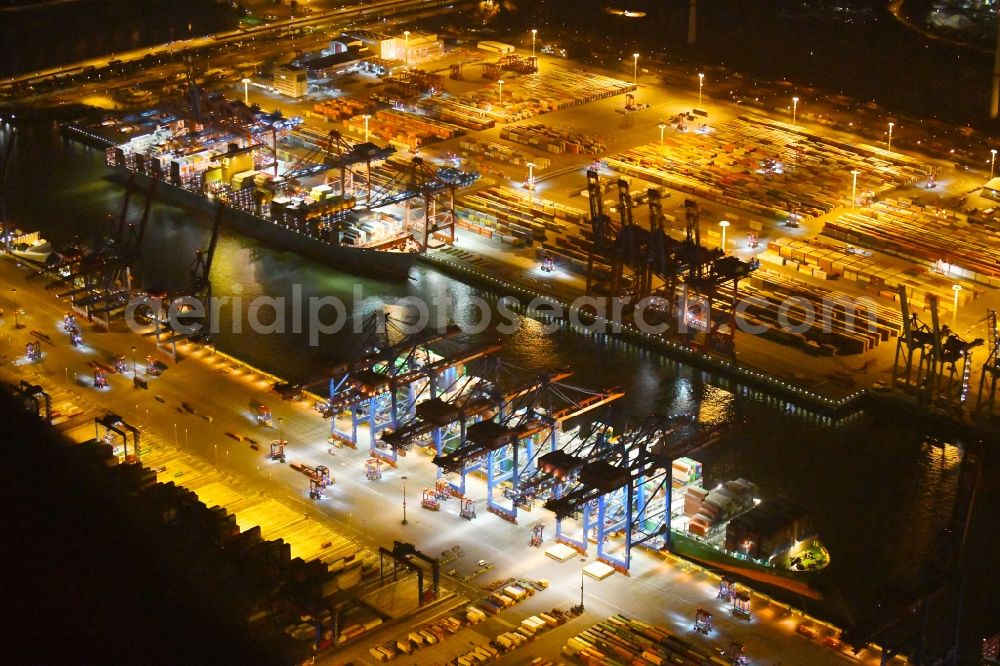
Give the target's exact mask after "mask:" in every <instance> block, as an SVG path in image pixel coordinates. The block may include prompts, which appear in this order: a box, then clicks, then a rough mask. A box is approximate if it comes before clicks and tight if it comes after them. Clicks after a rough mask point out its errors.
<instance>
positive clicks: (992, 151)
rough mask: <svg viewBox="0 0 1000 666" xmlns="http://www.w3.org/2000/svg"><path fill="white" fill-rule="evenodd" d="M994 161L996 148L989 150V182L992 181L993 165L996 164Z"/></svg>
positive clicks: (995, 159)
mask: <svg viewBox="0 0 1000 666" xmlns="http://www.w3.org/2000/svg"><path fill="white" fill-rule="evenodd" d="M996 161H997V149H996V148H991V149H990V180H993V165H994V164H995V163H996Z"/></svg>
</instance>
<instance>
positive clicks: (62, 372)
mask: <svg viewBox="0 0 1000 666" xmlns="http://www.w3.org/2000/svg"><path fill="white" fill-rule="evenodd" d="M27 273H28V271H27V269H25V268H24V267H18V266H16V265H15V263H14V262H13V261H11V260H10V259H9V258H8V257H2V258H0V307H2V308H3V309H4V312H5V314H4V318H3V319H0V357H2V364H3V365H2V368H0V376H2V377H3V379H6V380H15V381H17V380H19V379H27V380H29V381H31V382H33V383H37V384H40V385H41V386H42V387H43V388H48V389H50V390H52V391H58V392H59V393H60V394H63V395H66V394H68V395H78V396H80V400H79V404H90V405H93V406H95V407H96V408H97V409H101V410H104V409H106V410H108V411H113V412H115V413H117V414H119V415H120V416H122V417H123V418H124V419H125V420H126V421H129V422H130V423H132V424H133V425H137V426H139V427H141V428H142V429H143V430H144V431H145V432H146V433H148V434H149V435H151V436H153V437H155V438H157V439H159V440H162V441H164V442H167V443H174V444H175V445H176V446H177V448H179V449H181V450H183V451H186V452H188V453H190V454H192V455H194V456H196V457H198V458H201V459H202V460H203V461H205V462H207V463H208V464H210V465H214V466H216V467H217V468H218V469H219V470H220V471H221V472H223V473H224V474H228V475H232V476H233V477H234V478H236V479H238V480H240V481H241V482H243V483H244V484H246V485H248V486H250V487H252V488H255V489H257V490H259V492H261V493H263V494H265V495H269V496H271V497H273V498H275V499H278V500H280V501H283V502H286V503H287V504H288V505H289V506H293V507H298V508H299V509H301V510H302V511H303V513H306V514H309V515H311V516H315V517H318V518H319V519H321V520H323V521H325V522H327V524H330V525H331V526H332V527H335V528H336V529H338V530H340V531H342V532H344V533H345V534H349V535H352V536H354V537H355V538H357V539H359V540H361V541H362V542H364V543H366V544H369V545H390V544H391V543H392V541H393V540H397V539H398V540H403V541H408V542H412V543H414V544H415V545H416V546H417V548H418V549H420V550H421V551H422V552H424V553H425V554H428V555H430V556H439V555H440V554H441V553H442V551H444V550H447V549H449V548H451V547H452V546H455V545H459V546H461V549H462V551H463V552H464V553H465V554H464V556H463V557H462V558H460V559H458V560H457V561H456V562H454V563H451V564H449V565H448V566H446V567H444V569H446V570H447V569H450V568H451V567H454V568H455V569H456V570H457V572H458V574H459V575H461V574H464V573H467V572H469V571H471V570H472V569H475V568H477V564H476V563H477V561H479V560H481V559H482V560H486V561H488V562H490V563H492V564H494V565H495V566H494V568H493V569H492V570H490V571H488V572H486V573H484V574H482V575H480V576H478V577H476V578H472V579H471V580H470V581H469V583H470V585H482V584H485V583H487V582H490V581H492V580H496V579H499V578H503V577H506V576H524V577H531V578H545V579H548V580H549V581H550V582H551V586H550V588H549V589H547V590H545V591H542V592H539V593H538V594H537V595H536V596H535V597H534V599H532V600H531V601H530V602H529V603H528V604H527V605H525V607H524V608H523V609H521V608H519V607H515V608H514V609H512V610H509V611H506V612H505V613H504V614H502V615H501V617H500V619H499V620H496V621H493V622H494V624H491V625H482V627H483V628H482V630H481V632H480V634H481V635H485V637H486V638H492V637H493V636H495V635H496V634H497V633H500V632H501V631H503V630H504V626H505V624H504V623H511V624H513V625H516V624H517V623H519V622H520V619H521V618H522V617H523V616H525V615H530V614H533V613H536V612H539V611H543V610H547V609H550V608H553V607H557V606H559V607H563V608H566V607H568V605H572V604H575V603H577V602H578V601H579V599H580V585H581V571H582V567H583V566H585V563H584V562H581V561H580V560H581V558H579V557H574V558H571V559H570V560H568V561H566V562H564V563H559V562H557V561H555V560H554V559H551V558H549V557H547V556H546V555H545V553H544V551H543V550H542V549H538V548H531V547H530V546H529V545H528V542H529V526H530V525H532V524H534V523H535V522H537V521H539V520H544V522H545V524H546V536H547V537H549V538H548V539H547V541H546V544H545V546H546V547H547V546H549V545H551V544H552V541H551V535H552V533H553V530H554V527H553V521H552V517H551V515H548V514H546V513H545V512H543V511H542V510H541V509H536V510H535V511H533V512H531V515H530V516H525V517H524V518H523V519H522V520H521V524H518V525H514V524H511V523H508V522H505V521H503V520H501V519H500V518H498V517H496V516H494V515H492V514H489V513H487V512H486V511H485V508H484V507H483V502H482V500H483V498H484V497H485V489H484V488H482V487H480V486H477V483H476V482H475V481H472V482H470V492H469V495H470V496H471V497H473V498H476V499H478V500H480V502H479V506H480V509H479V516H478V518H476V519H475V520H472V521H466V520H463V519H461V518H460V517H459V516H458V515H457V513H458V502H457V500H451V501H447V502H443V503H442V506H441V510H440V511H439V512H431V511H427V510H424V509H422V508H421V506H420V491H421V489H422V488H423V487H427V486H431V485H432V484H433V482H434V479H435V469H434V467H433V466H432V465H431V462H430V459H429V457H428V456H427V455H426V454H424V453H422V452H420V451H419V450H418V449H416V448H414V450H413V451H411V452H410V454H409V455H408V456H407V457H405V458H401V460H400V465H399V468H398V469H390V470H389V471H388V472H387V473H386V474H385V476H384V477H383V479H382V480H380V481H368V480H366V478H365V474H364V462H365V460H366V459H367V458H368V455H367V452H366V451H365V450H363V449H364V448H366V447H364V446H363V447H361V448H360V449H359V450H357V451H355V450H352V449H349V448H332V447H331V446H330V445H329V444H328V443H327V434H328V429H329V423H327V422H325V421H323V419H322V418H321V417H320V416H319V415H318V414H317V413H316V412H315V411H313V410H312V408H311V405H308V404H306V403H305V402H301V403H289V402H284V401H282V400H281V399H280V398H278V397H277V396H276V395H275V394H274V393H273V392H271V391H270V387H271V381H270V379H268V378H265V377H263V376H261V375H259V374H257V373H255V372H251V371H248V370H246V369H242V368H238V367H237V368H234V367H233V365H232V364H231V362H229V361H224V360H222V358H221V356H220V355H213V354H212V353H211V351H210V350H205V349H200V348H197V347H196V346H194V345H186V346H184V347H182V348H181V349H180V353H181V355H182V357H183V360H181V361H180V362H176V363H175V362H174V361H172V360H169V359H168V358H167V357H166V356H165V355H164V354H163V353H162V352H160V351H158V350H157V349H156V346H155V342H154V341H153V340H151V339H150V338H148V337H143V336H139V335H137V334H134V333H131V332H102V331H100V330H98V329H96V328H94V327H91V326H90V325H88V324H86V323H85V322H84V324H83V327H82V328H83V342H84V344H83V345H82V346H81V347H73V346H72V345H71V344H70V342H69V337H68V335H67V334H66V333H65V332H64V331H63V330H62V326H61V320H62V315H63V313H64V312H65V310H66V305H65V303H63V302H60V301H59V300H58V299H57V298H56V297H55V295H54V294H53V293H51V292H47V291H45V290H44V280H35V281H26V280H25V276H26V275H27ZM15 309H19V310H21V311H23V314H19V315H18V320H19V322H18V323H19V324H20V325H21V328H15V322H14V316H13V315H14V312H15ZM32 331H37V332H38V333H41V334H43V335H47V336H48V338H49V339H50V340H51V343H49V342H42V353H43V358H42V360H41V361H39V362H36V363H32V364H26V363H25V359H24V357H23V353H24V345H25V343H26V342H27V341H29V340H31V339H35V338H34V337H33V335H32ZM132 347H135V348H136V352H135V356H136V358H137V360H138V363H137V365H138V372H139V376H140V377H142V376H143V372H144V363H143V362H142V359H143V358H144V357H145V356H146V355H147V354H153V355H156V356H157V357H158V358H160V359H161V360H163V361H164V362H165V363H166V364H167V365H168V366H169V367H168V369H167V370H166V371H165V372H164V373H163V374H162V375H161V376H159V377H149V378H147V379H148V386H149V388H148V390H142V389H138V388H134V387H133V382H132V377H131V376H129V375H131V357H132V352H131V348H132ZM115 354H125V356H126V358H127V359H128V361H129V367H130V369H129V371H128V372H127V373H126V374H125V375H118V374H113V375H111V376H110V382H109V383H110V386H109V388H108V389H105V390H98V389H95V388H93V386H92V380H93V375H92V370H91V367H90V366H89V365H88V363H89V362H100V363H104V364H109V360H110V359H111V358H112V357H113V356H114V355H115ZM253 401H258V402H262V403H265V404H267V405H269V406H270V407H271V408H272V410H273V412H274V417H275V428H273V429H265V428H263V427H261V426H258V425H256V424H255V422H254V421H253V420H252V413H251V407H250V405H251V403H252V402H253ZM181 403H187V405H189V406H190V407H192V408H193V410H194V412H195V413H193V414H192V413H189V412H188V411H185V410H184V409H181ZM279 418H280V419H281V425H280V427H281V428H282V429H283V431H284V436H285V438H286V439H287V440H288V441H289V448H288V451H287V454H288V463H296V462H298V463H305V464H308V465H319V464H324V465H327V466H328V467H329V468H330V470H331V472H332V474H333V476H334V478H335V483H334V485H333V486H332V488H331V489H330V492H329V496H328V498H327V499H325V500H322V501H312V500H310V499H309V498H308V481H307V478H306V477H305V476H304V475H303V474H301V473H299V472H297V471H294V470H293V469H292V468H291V465H290V464H284V465H283V464H280V463H277V462H272V461H270V460H268V459H267V458H266V457H265V455H266V451H265V449H266V448H267V446H266V443H267V442H269V441H270V439H272V438H274V437H275V436H276V435H277V427H278V419H279ZM91 420H92V419H91ZM227 432H231V433H239V434H244V435H249V436H252V437H253V438H254V439H256V440H257V441H258V442H260V444H261V446H260V450H259V451H254V450H252V449H251V448H250V446H249V445H248V444H247V443H246V442H238V441H236V440H235V439H233V438H231V437H229V436H227V434H226V433H227ZM403 475H406V476H407V480H406V512H407V513H406V515H407V519H408V524H407V525H402V524H401V519H402V515H403V499H404V495H403V480H402V478H401V477H402V476H403ZM179 482H180V483H181V484H183V480H182V479H181V480H179ZM592 561H593V559H592V557H591V558H589V559H587V560H586V563H590V562H592ZM717 584H718V583H717V579H714V578H711V577H709V576H708V575H706V574H704V573H699V572H695V571H693V570H685V568H683V567H679V566H675V565H672V564H668V562H667V561H665V560H664V559H662V558H659V557H655V556H649V555H646V554H642V553H640V554H638V555H637V556H636V557H635V558H634V559H633V568H632V573H631V575H630V576H628V577H626V576H623V575H621V574H614V575H612V576H611V577H609V578H606V579H604V580H603V581H598V580H595V579H592V578H589V577H588V578H586V580H585V581H584V589H583V600H584V603H585V606H586V613H585V614H584V616H583V617H581V618H577V619H576V620H573V621H572V622H571V623H570V624H569V625H568V626H564V627H560V628H559V629H558V630H554V631H553V632H550V634H548V635H544V636H543V638H541V639H540V640H539V641H536V642H533V643H530V644H529V645H527V646H525V647H522V648H520V649H519V650H516V651H514V652H513V653H512V654H511V655H510V656H508V657H505V659H504V662H505V663H515V662H519V661H520V660H521V659H523V658H524V657H526V656H529V655H539V656H541V655H545V656H555V655H557V654H558V650H559V648H560V647H561V645H562V643H563V642H564V641H565V639H566V638H567V637H568V636H569V635H571V634H572V633H575V632H576V631H580V630H582V629H583V628H584V627H585V626H589V625H590V624H593V623H594V622H596V621H598V620H601V619H603V618H605V617H607V616H608V615H612V614H615V613H622V614H625V615H628V616H632V617H638V618H640V619H643V620H645V621H649V622H653V623H657V624H663V625H666V626H667V627H669V628H671V629H672V630H676V631H677V632H678V633H680V634H681V635H686V636H691V635H692V631H691V628H692V624H693V619H694V613H695V609H696V608H699V607H705V608H708V609H711V610H712V611H713V612H714V613H715V626H716V630H715V631H714V632H713V633H712V635H711V636H709V637H708V638H706V639H704V640H701V639H698V640H699V642H702V643H704V644H705V645H707V646H711V647H714V648H717V649H724V648H725V647H726V646H728V644H729V643H730V642H731V641H733V640H736V641H739V642H741V643H743V644H744V645H745V646H746V649H747V653H748V655H749V656H750V658H751V660H752V663H754V664H775V663H778V662H781V663H783V664H809V665H818V666H822V665H823V664H839V663H842V662H844V661H854V662H857V663H872V664H874V663H877V662H878V660H877V657H876V656H875V655H874V654H872V653H871V652H863V653H862V654H861V656H860V657H855V656H854V655H851V654H850V653H849V652H846V651H843V650H833V649H830V648H827V647H824V646H822V645H821V644H820V642H819V641H818V640H811V639H809V638H806V637H804V636H801V635H799V634H797V633H796V628H797V626H798V624H799V622H800V619H797V616H796V615H786V614H783V613H782V612H781V611H780V609H775V608H772V607H769V606H768V605H767V604H766V603H765V602H763V601H761V600H759V599H756V598H755V599H754V608H753V610H754V617H753V619H752V620H751V621H749V622H747V621H743V620H737V619H735V618H733V617H732V616H731V615H730V614H729V613H728V612H726V606H725V605H724V604H722V603H721V602H719V601H718V600H717V599H716V598H715V595H716V590H717ZM449 587H451V588H453V589H455V588H457V589H459V590H460V591H462V592H463V593H466V594H469V593H470V592H474V589H473V588H472V587H470V586H469V585H461V584H458V583H457V582H456V583H455V584H450V585H449ZM820 629H821V631H823V630H824V629H823V628H822V627H820ZM463 635H464V634H463ZM390 637H391V636H385V637H383V640H388V638H390ZM469 640H474V641H475V640H476V637H473V638H466V639H465V640H464V642H465V643H466V644H467V643H468V641H469ZM441 649H442V650H445V649H446V648H445V646H442V647H441ZM451 649H452V647H451V646H448V647H447V650H451ZM455 652H456V654H458V653H460V652H461V651H459V650H457V648H456V649H455ZM441 656H442V660H443V659H444V658H448V659H450V658H452V657H451V656H448V655H445V654H442V655H441ZM328 660H329V661H330V663H334V662H336V661H341V660H342V659H341V658H340V657H337V656H332V657H329V658H328ZM418 660H419V661H420V662H421V663H428V661H427V658H426V657H420V655H419V654H418V655H415V657H414V658H407V659H405V660H397V663H417V661H418ZM366 661H371V659H370V658H367V657H366V656H365V655H358V658H357V659H356V660H355V663H365V662H366ZM431 661H436V659H431Z"/></svg>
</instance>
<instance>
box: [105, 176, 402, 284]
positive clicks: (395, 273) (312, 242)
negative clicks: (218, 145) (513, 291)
mask: <svg viewBox="0 0 1000 666" xmlns="http://www.w3.org/2000/svg"><path fill="white" fill-rule="evenodd" d="M115 174H116V176H115V177H114V179H115V180H116V181H119V182H122V183H123V184H124V181H123V179H124V178H126V177H127V176H128V174H130V172H129V171H127V170H125V169H124V168H115ZM149 181H150V179H149V177H148V176H145V175H143V174H139V173H137V174H135V182H136V184H138V185H139V186H140V187H144V188H148V187H149ZM155 196H158V197H162V198H163V199H164V200H165V201H168V202H170V203H174V204H177V205H179V206H182V207H185V208H189V209H194V210H201V211H205V212H209V213H212V212H214V211H215V207H216V206H217V205H218V204H217V203H216V202H214V201H212V200H211V199H209V198H208V197H204V196H201V195H199V194H196V193H195V192H189V191H187V190H184V189H181V188H179V187H176V186H174V185H171V184H170V183H165V182H163V181H158V182H157V183H156V195H155ZM195 220H196V221H197V222H199V223H200V224H203V225H206V226H211V219H206V218H204V217H203V216H195ZM222 225H223V226H225V227H226V228H228V229H232V230H233V231H236V232H238V233H240V234H243V235H245V236H249V237H250V238H253V239H255V240H258V241H261V242H262V243H265V244H267V245H268V247H273V248H277V249H282V250H288V251H290V252H294V253H296V254H299V255H301V256H303V257H306V258H307V259H311V260H313V261H316V262H318V263H320V264H323V265H324V266H328V267H330V268H333V269H335V270H339V271H346V272H349V273H353V274H356V275H363V276H366V277H375V278H381V279H385V280H394V281H403V280H406V279H407V278H408V277H409V275H410V269H411V268H412V267H413V264H414V263H416V261H417V257H418V256H419V255H418V254H417V253H416V252H394V251H387V250H375V249H371V248H361V247H351V246H347V245H332V244H330V243H324V242H322V241H319V240H316V239H315V238H310V237H309V236H305V235H302V234H300V233H297V232H295V231H292V230H291V229H288V228H286V227H283V226H281V225H278V224H273V223H271V222H268V221H267V220H264V219H261V218H259V217H256V216H254V215H251V214H249V213H246V212H244V211H241V210H237V209H235V208H229V207H227V208H226V211H225V213H224V214H223V216H222Z"/></svg>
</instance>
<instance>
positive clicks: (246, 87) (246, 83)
mask: <svg viewBox="0 0 1000 666" xmlns="http://www.w3.org/2000/svg"><path fill="white" fill-rule="evenodd" d="M243 103H244V104H246V105H247V106H250V79H243Z"/></svg>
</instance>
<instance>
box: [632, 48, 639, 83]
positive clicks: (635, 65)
mask: <svg viewBox="0 0 1000 666" xmlns="http://www.w3.org/2000/svg"><path fill="white" fill-rule="evenodd" d="M632 85H634V86H638V85H639V54H638V53H633V54H632Z"/></svg>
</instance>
